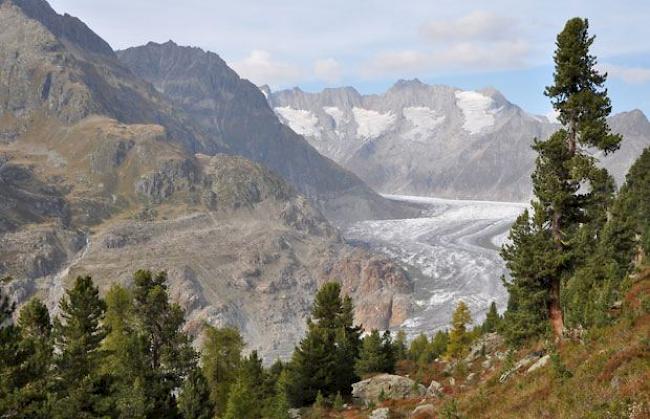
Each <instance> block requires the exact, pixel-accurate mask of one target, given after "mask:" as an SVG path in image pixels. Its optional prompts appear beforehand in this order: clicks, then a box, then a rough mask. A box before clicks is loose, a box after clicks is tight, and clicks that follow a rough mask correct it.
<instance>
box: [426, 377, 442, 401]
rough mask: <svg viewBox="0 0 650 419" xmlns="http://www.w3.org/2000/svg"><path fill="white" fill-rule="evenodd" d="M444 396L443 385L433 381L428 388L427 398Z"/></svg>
mask: <svg viewBox="0 0 650 419" xmlns="http://www.w3.org/2000/svg"><path fill="white" fill-rule="evenodd" d="M440 395H442V384H440V383H439V382H437V381H436V380H432V381H431V384H429V388H427V397H439V396H440Z"/></svg>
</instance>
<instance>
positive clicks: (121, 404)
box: [102, 285, 154, 418]
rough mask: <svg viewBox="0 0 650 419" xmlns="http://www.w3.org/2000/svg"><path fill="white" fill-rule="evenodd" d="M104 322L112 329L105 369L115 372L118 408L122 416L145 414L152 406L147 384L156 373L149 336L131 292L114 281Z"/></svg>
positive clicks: (106, 340)
mask: <svg viewBox="0 0 650 419" xmlns="http://www.w3.org/2000/svg"><path fill="white" fill-rule="evenodd" d="M106 306H107V309H106V317H105V320H104V323H105V324H106V326H107V327H108V328H109V329H110V332H109V334H108V335H107V336H106V339H104V342H103V344H102V348H103V349H104V350H105V351H106V353H107V357H106V361H105V362H104V364H103V367H102V370H103V371H104V372H105V373H106V374H111V375H113V377H114V379H113V391H114V397H115V400H116V410H117V411H118V413H119V415H120V416H121V417H128V418H136V417H142V416H145V415H146V414H147V412H149V411H151V410H152V409H153V400H152V399H151V397H150V394H148V388H149V385H148V384H147V383H148V382H149V380H151V379H152V378H153V377H154V375H153V372H152V371H151V370H150V367H149V362H148V359H147V336H146V335H145V333H143V331H142V330H141V329H140V323H139V321H138V318H137V317H136V315H135V311H134V308H133V296H132V293H131V292H130V291H129V290H127V289H126V288H123V287H122V286H119V285H114V286H113V287H112V288H111V289H110V290H109V292H108V293H107V294H106Z"/></svg>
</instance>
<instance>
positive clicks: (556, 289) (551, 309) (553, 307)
mask: <svg viewBox="0 0 650 419" xmlns="http://www.w3.org/2000/svg"><path fill="white" fill-rule="evenodd" d="M560 219H561V214H560V213H559V211H556V212H555V214H553V220H552V222H551V231H552V234H553V239H554V241H555V246H556V247H557V248H558V250H559V251H562V248H563V246H562V233H561V230H560V229H561V227H560ZM548 318H549V320H550V322H551V329H553V334H554V335H555V337H556V338H558V339H560V338H561V337H562V333H563V330H564V315H563V314H562V305H561V304H560V278H554V279H553V282H552V283H551V289H550V293H549V302H548Z"/></svg>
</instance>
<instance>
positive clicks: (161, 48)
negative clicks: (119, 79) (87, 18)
mask: <svg viewBox="0 0 650 419" xmlns="http://www.w3.org/2000/svg"><path fill="white" fill-rule="evenodd" d="M118 57H119V59H120V61H121V62H122V63H123V64H124V65H125V66H127V67H128V68H129V69H131V71H133V73H134V74H136V75H138V76H139V77H142V78H143V79H145V80H147V81H149V82H151V83H152V84H153V85H154V86H155V88H156V89H157V90H158V91H160V92H162V93H163V94H164V95H165V96H166V97H168V98H170V99H171V101H172V103H173V104H174V106H175V107H177V108H179V109H182V110H183V111H184V112H185V113H187V114H188V115H190V116H191V117H192V118H193V119H195V120H196V121H198V123H199V125H200V127H201V128H202V130H203V131H205V132H207V133H208V134H209V135H213V136H216V137H218V138H221V139H223V141H224V142H225V143H226V144H227V146H228V150H229V151H228V152H230V153H234V154H237V155H241V156H244V157H246V158H248V159H251V160H253V161H256V162H258V163H261V164H263V165H264V166H266V167H267V168H269V169H271V170H273V171H275V172H276V173H278V174H279V175H280V176H282V177H283V178H285V179H286V180H287V181H288V182H289V183H290V184H291V185H293V186H294V187H296V189H297V190H298V191H300V192H301V193H302V194H304V195H305V196H307V197H309V198H313V200H314V202H316V203H317V205H319V207H320V208H321V209H322V210H323V211H324V212H325V214H326V215H327V216H328V218H330V219H333V220H336V221H350V220H360V219H364V218H369V217H370V218H387V217H396V216H399V215H402V214H407V213H408V211H407V212H404V211H403V209H401V208H400V207H399V206H398V205H397V204H396V203H394V202H390V201H387V200H385V199H383V198H381V197H380V196H379V195H377V194H376V193H375V192H373V191H372V190H371V189H370V188H368V187H367V186H366V185H365V184H364V183H363V182H362V181H361V180H360V179H359V178H358V177H357V176H355V175H353V174H352V173H350V172H348V171H346V170H343V169H341V168H340V167H339V166H338V165H337V164H336V163H334V162H333V161H331V160H329V159H328V158H324V157H323V156H322V155H320V154H319V153H318V152H317V151H316V150H315V149H314V148H313V147H312V146H311V145H309V143H308V142H307V141H306V140H305V139H304V138H303V137H302V136H300V135H298V134H297V133H296V132H294V131H293V130H292V129H291V128H289V127H287V126H286V125H284V124H282V123H281V122H280V121H279V120H278V117H277V116H276V115H275V114H274V113H273V110H272V109H271V108H270V107H269V105H268V104H267V102H266V99H265V97H264V95H263V94H262V92H260V90H259V89H258V88H257V87H256V86H255V85H254V84H252V83H250V82H249V81H247V80H244V79H241V78H240V77H239V76H238V75H237V73H235V72H234V71H233V70H232V69H230V68H229V67H228V66H227V64H226V63H225V62H224V61H223V60H222V59H221V58H220V57H219V56H218V55H217V54H214V53H212V52H205V51H203V50H201V49H199V48H192V47H183V46H179V45H176V44H175V43H174V42H172V41H169V42H167V43H164V44H157V43H153V42H150V43H148V44H147V45H144V46H139V47H135V48H129V49H127V50H124V51H119V52H118Z"/></svg>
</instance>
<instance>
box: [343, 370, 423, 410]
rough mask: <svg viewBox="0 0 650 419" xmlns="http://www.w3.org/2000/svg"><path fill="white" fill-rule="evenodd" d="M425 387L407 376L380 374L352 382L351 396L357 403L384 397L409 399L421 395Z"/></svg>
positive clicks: (375, 400) (370, 401)
mask: <svg viewBox="0 0 650 419" xmlns="http://www.w3.org/2000/svg"><path fill="white" fill-rule="evenodd" d="M426 392H427V388H426V387H424V386H423V385H422V384H418V383H416V382H415V381H413V380H411V379H410V378H407V377H402V376H399V375H392V374H380V375H376V376H374V377H371V378H368V379H365V380H363V381H359V382H357V383H354V384H352V397H353V398H354V399H355V400H356V401H358V402H359V403H363V404H368V403H376V402H377V401H378V400H379V398H380V396H382V397H384V398H385V399H410V398H414V397H422V396H424V395H425V394H426Z"/></svg>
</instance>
